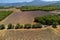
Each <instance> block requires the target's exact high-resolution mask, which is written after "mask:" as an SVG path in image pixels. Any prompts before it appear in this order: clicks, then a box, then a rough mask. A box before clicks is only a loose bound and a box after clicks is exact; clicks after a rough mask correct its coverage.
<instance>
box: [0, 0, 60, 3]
mask: <svg viewBox="0 0 60 40" xmlns="http://www.w3.org/2000/svg"><path fill="white" fill-rule="evenodd" d="M31 1H33V0H0V3H15V2H31ZM41 1H60V0H41Z"/></svg>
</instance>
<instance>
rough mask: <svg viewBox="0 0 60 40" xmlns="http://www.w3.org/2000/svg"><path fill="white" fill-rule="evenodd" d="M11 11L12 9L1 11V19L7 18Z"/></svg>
mask: <svg viewBox="0 0 60 40" xmlns="http://www.w3.org/2000/svg"><path fill="white" fill-rule="evenodd" d="M11 13H12V11H0V21H2V20H3V19H4V18H6V17H7V16H8V15H10V14H11Z"/></svg>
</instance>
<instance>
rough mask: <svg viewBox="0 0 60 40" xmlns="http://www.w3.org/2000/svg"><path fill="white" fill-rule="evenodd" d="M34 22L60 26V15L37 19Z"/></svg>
mask: <svg viewBox="0 0 60 40" xmlns="http://www.w3.org/2000/svg"><path fill="white" fill-rule="evenodd" d="M34 21H35V22H37V23H41V24H43V25H60V14H58V15H47V16H42V17H36V18H34Z"/></svg>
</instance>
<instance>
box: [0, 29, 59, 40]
mask: <svg viewBox="0 0 60 40" xmlns="http://www.w3.org/2000/svg"><path fill="white" fill-rule="evenodd" d="M55 30H56V29H54V30H53V29H50V28H47V29H20V30H2V31H1V30H0V40H60V34H59V35H58V32H57V31H58V30H57V31H55ZM59 32H60V31H59ZM56 33H57V34H56Z"/></svg>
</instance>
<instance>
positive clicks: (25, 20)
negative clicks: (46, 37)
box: [0, 8, 53, 25]
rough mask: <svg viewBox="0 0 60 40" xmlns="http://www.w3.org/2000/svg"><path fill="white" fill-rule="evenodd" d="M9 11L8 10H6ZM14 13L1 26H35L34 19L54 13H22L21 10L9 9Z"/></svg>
mask: <svg viewBox="0 0 60 40" xmlns="http://www.w3.org/2000/svg"><path fill="white" fill-rule="evenodd" d="M6 10H7V9H6ZM9 10H13V11H14V12H13V13H12V14H11V15H10V16H8V17H7V18H6V19H4V20H3V21H2V22H0V24H5V25H6V24H9V23H12V24H17V23H20V24H34V18H35V17H37V16H43V15H49V14H53V13H49V12H45V11H24V12H22V11H20V10H19V9H14V8H13V9H9Z"/></svg>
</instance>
